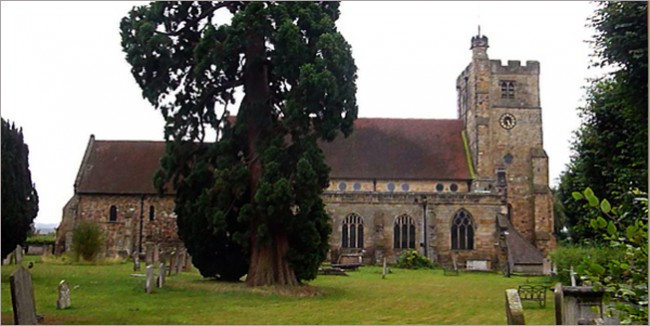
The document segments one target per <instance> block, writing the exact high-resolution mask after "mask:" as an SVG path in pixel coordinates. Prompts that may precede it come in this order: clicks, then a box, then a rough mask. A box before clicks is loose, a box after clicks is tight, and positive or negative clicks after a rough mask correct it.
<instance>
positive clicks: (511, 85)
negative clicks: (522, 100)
mask: <svg viewBox="0 0 650 326" xmlns="http://www.w3.org/2000/svg"><path fill="white" fill-rule="evenodd" d="M499 86H501V98H515V82H514V81H513V80H502V81H499Z"/></svg>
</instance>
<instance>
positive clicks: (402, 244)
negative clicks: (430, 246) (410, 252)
mask: <svg viewBox="0 0 650 326" xmlns="http://www.w3.org/2000/svg"><path fill="white" fill-rule="evenodd" d="M393 247H394V248H395V249H408V248H411V249H415V223H413V218H411V217H410V216H408V215H406V214H403V215H400V216H398V217H397V218H396V219H395V225H394V226H393Z"/></svg>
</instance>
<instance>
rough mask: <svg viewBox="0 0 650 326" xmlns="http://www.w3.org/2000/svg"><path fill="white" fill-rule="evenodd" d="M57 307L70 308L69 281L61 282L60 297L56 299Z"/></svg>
mask: <svg viewBox="0 0 650 326" xmlns="http://www.w3.org/2000/svg"><path fill="white" fill-rule="evenodd" d="M56 308H57V309H67V308H70V287H69V286H68V282H66V281H65V280H62V281H61V282H60V283H59V299H57V300H56Z"/></svg>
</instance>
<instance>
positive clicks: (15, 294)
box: [9, 265, 37, 325]
mask: <svg viewBox="0 0 650 326" xmlns="http://www.w3.org/2000/svg"><path fill="white" fill-rule="evenodd" d="M9 283H10V285H11V304H12V306H13V309H14V324H15V325H36V323H37V320H36V303H35V302H34V289H33V288H32V275H31V274H29V271H27V269H25V267H23V266H22V265H20V266H18V269H16V270H15V271H14V272H13V273H11V275H10V276H9Z"/></svg>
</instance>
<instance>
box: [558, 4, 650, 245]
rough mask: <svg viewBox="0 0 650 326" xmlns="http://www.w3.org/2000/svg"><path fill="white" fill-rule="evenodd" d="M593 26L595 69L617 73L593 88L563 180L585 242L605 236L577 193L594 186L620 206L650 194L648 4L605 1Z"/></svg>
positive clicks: (567, 206)
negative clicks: (591, 223)
mask: <svg viewBox="0 0 650 326" xmlns="http://www.w3.org/2000/svg"><path fill="white" fill-rule="evenodd" d="M591 24H592V25H593V26H594V27H595V29H596V35H595V36H594V41H593V42H592V43H593V45H594V48H595V55H596V60H597V62H595V65H599V66H609V67H612V68H614V72H612V73H611V74H609V75H607V76H604V77H602V78H599V79H596V80H593V81H592V82H591V85H589V87H588V88H587V105H586V106H585V107H584V108H580V116H581V118H582V125H581V127H580V129H579V130H578V131H577V132H576V138H575V140H574V142H573V145H572V149H573V156H572V158H571V162H570V164H569V165H568V169H567V171H566V172H564V173H563V175H562V176H561V180H560V181H561V182H560V187H559V198H560V199H561V202H562V204H563V206H564V212H565V214H566V218H567V224H568V226H569V229H570V233H571V236H572V238H573V239H574V240H576V241H579V242H594V241H600V240H601V238H600V237H599V236H598V234H597V232H595V230H593V229H592V228H591V227H590V226H589V221H590V220H591V219H592V218H595V217H596V215H595V214H596V213H595V212H594V211H592V210H588V209H585V208H583V207H582V205H581V204H579V203H576V202H575V201H574V200H573V198H572V196H571V194H572V193H573V192H575V191H581V190H582V189H585V188H587V187H590V188H591V189H592V190H593V192H594V193H595V194H598V195H599V196H604V197H607V198H610V200H611V201H612V203H614V204H615V206H616V205H627V206H629V207H633V206H632V205H631V203H632V201H633V200H634V196H632V195H631V194H630V191H631V190H632V189H639V190H641V191H643V192H647V190H648V160H647V158H648V65H647V63H648V36H647V2H645V1H644V2H601V3H599V8H598V10H597V11H596V13H595V14H594V16H593V17H592V19H591ZM620 222H621V223H627V224H628V225H631V224H633V223H634V221H632V220H623V221H620Z"/></svg>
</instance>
